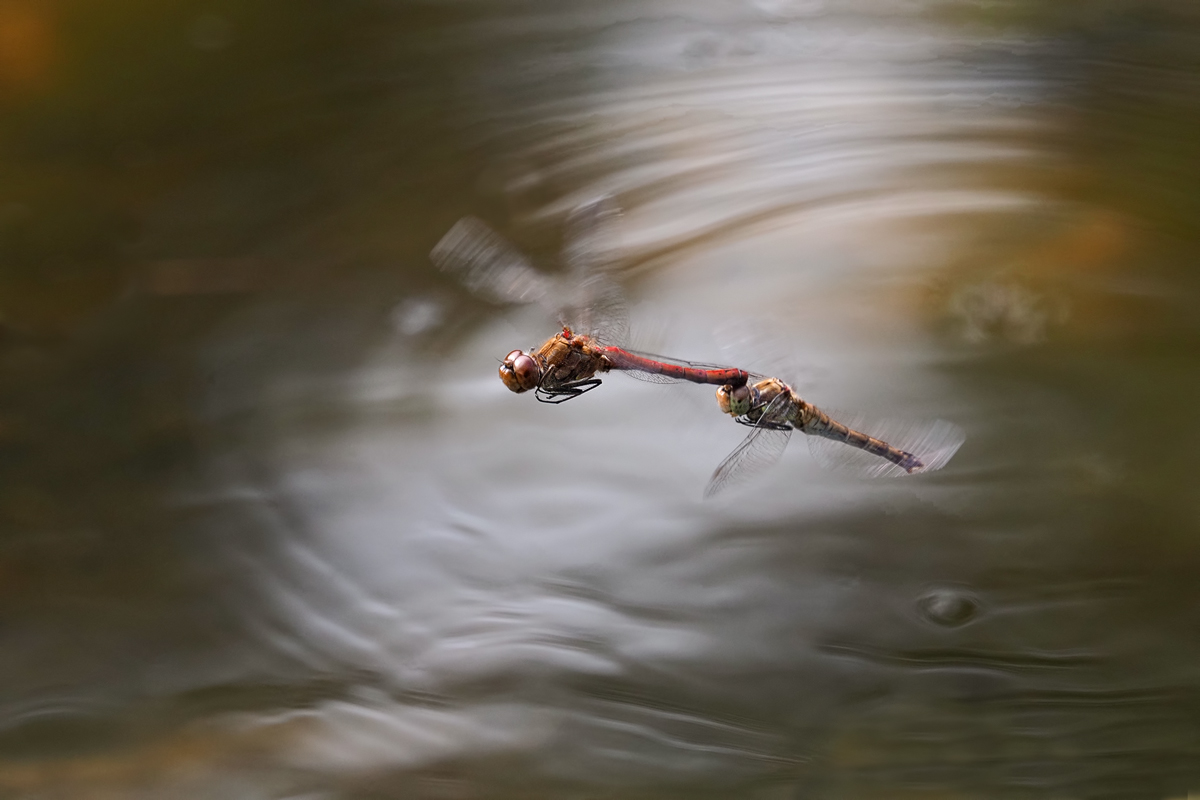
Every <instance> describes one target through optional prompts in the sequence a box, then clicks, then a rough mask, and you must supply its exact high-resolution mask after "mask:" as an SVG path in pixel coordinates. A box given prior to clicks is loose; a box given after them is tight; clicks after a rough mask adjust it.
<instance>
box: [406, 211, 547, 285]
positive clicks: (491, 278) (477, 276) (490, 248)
mask: <svg viewBox="0 0 1200 800" xmlns="http://www.w3.org/2000/svg"><path fill="white" fill-rule="evenodd" d="M429 257H430V259H432V260H433V263H435V264H437V266H438V269H440V270H441V271H442V272H446V273H449V274H450V275H453V276H454V277H456V278H457V279H458V280H459V282H460V283H462V285H463V286H465V287H467V289H468V290H470V291H471V292H472V293H474V294H476V295H479V296H480V297H483V298H484V299H486V300H490V301H492V302H494V303H537V302H542V303H544V302H547V301H548V299H549V297H550V296H551V294H552V293H553V292H552V288H553V285H552V282H551V281H550V279H549V278H547V277H546V276H545V275H543V274H542V273H540V272H538V271H537V270H535V269H534V268H533V267H532V266H530V264H529V262H528V261H527V260H526V259H525V256H523V255H521V254H520V253H519V252H517V250H516V249H515V248H513V246H512V245H510V244H509V243H508V242H507V241H505V240H504V238H503V237H502V236H500V234H498V233H496V232H495V231H493V230H492V229H491V228H489V227H488V226H487V225H485V224H484V223H483V222H481V221H480V220H478V219H475V218H474V217H463V218H462V219H460V220H459V221H458V222H456V223H454V227H452V228H451V229H450V230H449V231H447V232H446V235H445V236H443V237H442V240H441V241H440V242H438V243H437V244H436V245H435V246H434V248H433V250H432V251H431V252H430V253H429Z"/></svg>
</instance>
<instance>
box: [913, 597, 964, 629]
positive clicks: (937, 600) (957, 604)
mask: <svg viewBox="0 0 1200 800" xmlns="http://www.w3.org/2000/svg"><path fill="white" fill-rule="evenodd" d="M917 609H918V610H919V611H920V613H921V616H922V617H924V618H925V619H926V620H928V621H929V622H932V623H933V624H935V625H942V626H944V627H947V628H954V627H958V626H959V625H964V624H966V623H967V622H969V621H971V620H972V619H974V617H975V615H976V614H978V613H979V599H978V598H976V597H975V596H974V595H972V594H971V593H970V592H967V591H964V590H962V589H952V588H941V589H933V590H931V591H929V592H926V593H925V594H924V595H923V596H922V597H921V598H920V599H919V600H917Z"/></svg>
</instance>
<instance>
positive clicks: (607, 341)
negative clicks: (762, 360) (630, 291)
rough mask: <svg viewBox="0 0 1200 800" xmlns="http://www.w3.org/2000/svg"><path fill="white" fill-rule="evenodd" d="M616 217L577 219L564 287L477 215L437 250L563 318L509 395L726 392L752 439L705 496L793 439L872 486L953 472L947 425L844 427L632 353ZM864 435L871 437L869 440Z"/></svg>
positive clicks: (476, 283) (738, 373) (729, 380)
mask: <svg viewBox="0 0 1200 800" xmlns="http://www.w3.org/2000/svg"><path fill="white" fill-rule="evenodd" d="M615 214H616V211H615V209H614V208H613V206H612V205H611V204H610V203H608V202H607V201H605V200H599V201H596V202H593V203H589V204H587V205H585V206H582V207H580V208H579V209H577V210H576V211H575V212H574V213H573V214H571V215H570V217H569V218H568V221H567V228H568V230H567V237H566V247H565V253H564V256H565V258H564V260H565V263H566V266H567V271H566V273H565V274H564V275H563V276H561V277H560V278H558V279H555V278H552V277H550V276H549V275H547V274H545V273H542V272H540V271H538V270H536V269H534V268H533V267H532V266H531V265H530V264H529V262H528V261H527V260H526V259H525V257H524V256H522V255H521V254H520V253H519V252H517V250H515V249H514V248H513V247H512V246H511V245H509V244H508V242H506V241H505V240H504V239H503V238H501V237H500V236H499V235H498V234H496V233H495V232H494V231H492V230H491V229H490V228H489V227H488V226H487V225H485V224H484V223H482V222H480V221H479V220H477V219H475V218H472V217H466V218H464V219H462V220H460V221H459V222H458V223H456V224H455V225H454V227H452V228H451V229H450V231H449V232H447V233H446V235H445V236H444V237H442V240H441V241H440V242H438V244H437V246H435V247H434V249H433V251H432V252H431V253H430V257H431V258H432V259H433V261H434V263H436V264H437V265H438V267H439V268H441V269H442V270H444V271H446V272H448V273H451V274H453V275H455V276H456V277H457V278H458V279H459V280H460V281H461V282H462V283H463V284H464V285H465V286H466V287H467V288H468V289H469V290H471V291H472V292H474V293H475V294H477V295H480V296H482V297H484V298H486V299H489V300H493V301H499V302H503V303H530V302H537V303H541V304H543V305H545V306H547V307H548V309H549V310H550V311H551V312H552V313H553V314H555V315H556V316H557V317H558V319H559V322H560V323H561V325H562V330H561V332H559V333H557V334H555V335H554V336H553V337H552V338H550V339H548V340H547V341H546V342H545V343H544V344H542V345H541V346H540V347H538V348H535V349H532V350H528V351H525V350H513V351H512V352H510V353H509V354H508V355H507V356H505V358H504V361H503V363H502V364H501V365H500V379H501V380H502V381H503V382H504V385H505V386H507V387H508V388H509V389H511V390H512V391H514V392H518V393H521V392H528V391H532V392H533V393H534V395H535V396H536V397H537V399H538V400H540V401H541V402H544V403H563V402H566V401H567V400H570V399H572V398H575V397H579V396H580V395H582V394H584V393H586V392H588V391H591V390H592V389H594V388H596V387H597V386H599V385H600V382H601V379H600V378H599V377H597V376H598V375H602V374H604V373H606V372H610V371H619V372H623V373H625V374H627V375H629V376H631V377H634V378H639V379H641V380H646V381H651V382H655V383H667V382H675V381H686V382H690V383H699V384H708V385H715V386H717V387H719V388H718V389H717V404H718V406H719V407H720V409H721V411H722V412H723V413H725V414H728V415H730V416H731V417H733V418H734V420H735V421H736V422H738V423H740V424H742V425H746V426H748V427H749V428H751V430H750V433H749V434H748V435H747V436H746V438H745V440H743V441H742V443H741V444H739V445H738V446H737V448H736V449H735V450H734V451H733V452H732V453H730V454H729V456H728V457H727V458H726V459H725V460H724V461H722V462H721V464H720V466H718V467H717V469H716V471H715V472H714V473H713V475H712V478H711V479H710V480H709V483H708V487H707V488H706V489H705V496H706V497H711V496H712V495H714V494H716V493H717V492H719V491H721V490H722V489H724V488H726V487H727V486H729V485H730V484H732V483H736V482H738V481H741V480H744V479H746V478H748V477H750V476H752V475H753V474H755V473H757V472H759V471H761V470H763V469H765V468H767V467H769V466H771V465H772V464H774V463H775V462H776V461H778V460H779V458H780V456H782V455H783V451H784V448H785V447H786V446H787V443H788V440H789V438H790V437H791V434H792V431H795V430H799V431H801V432H802V433H805V434H808V436H809V444H810V449H811V450H812V452H813V455H814V456H815V457H816V458H817V460H818V461H819V462H820V463H821V464H822V466H825V467H826V468H829V469H833V470H835V471H842V472H849V473H852V474H856V475H860V476H865V477H878V476H884V475H905V474H912V473H916V472H930V471H933V470H936V469H940V468H941V467H943V466H945V465H946V463H947V462H948V461H949V460H950V458H951V457H952V456H953V455H954V453H955V452H956V451H957V450H958V448H959V446H960V445H961V444H962V442H963V440H964V437H963V434H962V431H961V430H960V429H959V428H958V427H957V426H955V425H952V424H950V423H948V422H944V421H941V420H938V421H936V422H933V423H920V424H909V425H896V424H894V423H891V424H886V423H882V422H875V423H870V422H867V421H862V420H857V419H854V420H852V419H850V418H848V417H847V416H845V415H835V416H838V417H840V418H841V419H842V420H843V421H838V420H835V419H834V418H833V416H831V415H829V414H827V413H825V412H824V411H821V410H820V409H819V408H817V407H816V406H814V405H812V404H811V403H808V402H806V401H805V400H803V399H802V398H801V397H800V396H799V395H798V394H797V393H796V392H795V391H794V390H793V389H792V387H791V386H789V385H788V384H786V383H784V382H783V381H781V380H779V379H778V378H773V377H767V376H763V375H756V374H754V373H751V372H747V371H745V370H742V369H737V368H735V367H726V366H720V365H716V364H702V363H697V362H692V361H685V360H682V359H677V358H667V357H663V356H656V355H651V354H649V353H642V352H638V351H636V350H630V349H628V348H626V347H624V346H623V345H624V343H625V338H626V334H627V332H628V316H627V312H626V307H625V304H624V300H623V297H622V295H621V293H620V291H619V290H618V289H617V287H616V284H615V283H613V282H612V281H611V280H610V279H609V278H608V276H607V274H606V271H605V266H606V265H605V264H604V263H603V260H602V253H603V250H602V249H601V247H600V246H599V245H600V244H601V240H602V239H604V238H606V233H605V232H606V229H607V228H608V227H609V226H610V225H611V223H612V219H613V217H614V216H615ZM860 427H861V428H865V429H866V430H870V431H871V432H872V433H873V434H874V435H867V434H866V433H862V432H860V431H859V430H858V428H860Z"/></svg>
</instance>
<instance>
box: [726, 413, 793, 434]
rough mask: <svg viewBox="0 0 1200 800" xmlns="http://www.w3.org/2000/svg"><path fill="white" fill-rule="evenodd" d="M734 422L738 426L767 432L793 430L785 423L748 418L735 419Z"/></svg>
mask: <svg viewBox="0 0 1200 800" xmlns="http://www.w3.org/2000/svg"><path fill="white" fill-rule="evenodd" d="M733 421H734V422H736V423H737V424H739V425H745V426H746V427H747V428H766V429H767V430H769V431H790V430H794V428H793V427H792V425H791V424H790V423H787V422H766V421H760V420H757V419H751V418H750V417H749V416H745V415H743V416H740V417H735V418H734V420H733Z"/></svg>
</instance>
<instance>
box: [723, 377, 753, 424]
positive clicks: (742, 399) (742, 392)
mask: <svg viewBox="0 0 1200 800" xmlns="http://www.w3.org/2000/svg"><path fill="white" fill-rule="evenodd" d="M757 393H758V390H757V389H755V388H754V387H753V386H747V385H745V384H743V385H741V386H738V387H736V388H735V387H733V386H731V385H729V384H725V385H724V386H722V387H721V388H719V389H717V405H719V406H720V407H721V411H722V412H724V413H726V414H728V415H729V416H731V417H741V416H745V415H746V414H748V413H750V409H751V408H752V407H753V406H754V402H755V399H756V398H755V395H756V394H757Z"/></svg>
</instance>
